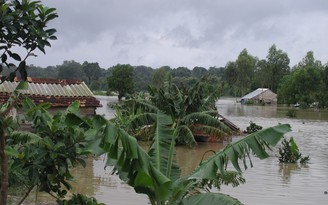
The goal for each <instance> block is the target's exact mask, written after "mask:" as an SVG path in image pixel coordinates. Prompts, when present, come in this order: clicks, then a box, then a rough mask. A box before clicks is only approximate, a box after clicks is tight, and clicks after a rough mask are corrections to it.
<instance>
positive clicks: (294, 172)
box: [39, 97, 328, 205]
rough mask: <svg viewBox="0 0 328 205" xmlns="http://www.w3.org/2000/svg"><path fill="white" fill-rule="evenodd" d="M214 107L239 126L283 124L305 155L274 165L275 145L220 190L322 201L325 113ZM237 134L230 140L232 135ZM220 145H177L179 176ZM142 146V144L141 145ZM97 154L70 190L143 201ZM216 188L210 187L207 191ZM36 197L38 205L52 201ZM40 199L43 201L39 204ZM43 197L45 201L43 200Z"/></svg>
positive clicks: (266, 200)
mask: <svg viewBox="0 0 328 205" xmlns="http://www.w3.org/2000/svg"><path fill="white" fill-rule="evenodd" d="M98 99H100V101H101V103H102V104H103V105H104V107H102V108H100V109H98V110H97V112H98V114H104V115H105V116H106V117H112V116H113V114H114V113H113V110H111V109H109V108H108V107H107V106H106V105H107V103H108V102H115V101H116V98H113V97H99V98H98ZM216 106H217V108H218V110H219V112H220V114H222V115H223V116H225V117H227V118H228V119H229V120H230V121H232V122H233V123H235V124H236V125H238V126H240V129H241V130H245V129H246V127H247V126H249V123H250V121H252V122H254V123H256V124H257V125H260V126H263V128H267V127H270V126H275V125H277V124H278V123H289V124H290V125H291V127H292V132H290V133H288V134H287V135H286V138H290V137H291V136H292V137H293V138H294V140H295V142H296V143H297V145H298V147H299V149H300V150H301V151H302V153H303V154H304V156H307V155H309V156H310V162H309V163H308V164H299V163H296V164H287V163H280V162H279V159H278V157H279V156H278V154H279V153H278V149H279V146H280V145H278V146H277V147H276V148H275V149H274V150H273V151H272V152H271V156H270V157H269V158H268V159H265V160H259V159H257V158H253V160H252V161H253V164H254V168H248V169H247V170H246V171H244V172H243V176H244V178H245V179H246V183H245V184H242V185H239V186H238V187H231V186H222V189H221V190H220V191H221V192H223V193H225V194H229V195H231V196H233V197H235V198H238V199H239V200H240V201H241V202H243V203H244V204H245V205H260V204H267V205H275V204H298V205H300V204H326V202H327V200H328V195H327V194H325V192H326V191H328V186H327V184H328V158H327V157H326V156H327V151H326V149H327V147H328V137H327V134H326V131H327V127H328V112H327V111H318V110H300V109H299V110H296V112H297V113H298V114H297V116H296V118H288V117H287V116H286V115H285V113H286V111H287V110H288V109H292V108H288V107H276V106H245V105H241V104H239V103H235V101H234V100H233V99H221V100H219V101H218V102H217V103H216ZM238 138H239V136H236V137H234V138H233V140H236V139H238ZM225 145H226V143H200V144H199V145H198V146H196V147H194V148H187V147H184V146H179V147H178V148H177V162H178V164H179V165H180V167H181V169H182V175H186V174H188V173H190V172H191V170H193V169H194V168H195V167H196V166H197V165H198V163H199V162H200V161H201V159H202V158H203V156H204V155H205V156H204V158H206V157H208V156H210V155H211V154H212V151H208V150H213V151H218V150H220V149H221V148H222V147H224V146H225ZM142 146H144V147H146V146H147V144H146V143H143V144H142ZM104 165H105V159H104V158H103V157H99V158H94V159H93V158H90V159H88V160H87V167H86V168H78V169H75V170H74V172H73V174H74V176H75V178H76V182H74V183H73V184H72V185H73V192H74V193H81V194H86V195H89V196H94V197H95V198H97V200H98V202H102V203H105V204H115V205H129V204H131V205H132V204H133V205H145V204H149V203H148V198H147V196H146V195H141V194H136V193H135V191H134V190H133V188H131V187H129V186H128V185H126V184H125V183H124V182H122V181H121V180H120V179H119V178H118V176H116V175H112V174H111V171H112V170H111V169H110V168H106V169H105V168H104ZM213 191H216V190H213ZM47 200H49V199H44V198H42V197H41V198H40V199H39V201H40V203H42V204H55V203H54V202H53V203H51V202H49V201H47ZM42 201H43V202H42ZM45 201H47V202H45Z"/></svg>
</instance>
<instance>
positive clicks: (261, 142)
mask: <svg viewBox="0 0 328 205" xmlns="http://www.w3.org/2000/svg"><path fill="white" fill-rule="evenodd" d="M289 131H291V129H290V125H288V124H283V125H277V126H274V127H270V128H267V129H264V130H261V131H258V132H256V133H253V134H250V135H248V136H246V137H244V138H241V139H240V140H238V141H236V142H233V143H231V144H229V145H227V146H226V147H225V148H224V149H223V150H221V151H220V152H218V153H216V154H215V155H213V156H212V157H210V158H209V159H208V160H207V161H205V162H203V163H202V164H200V166H199V167H197V168H196V169H195V170H194V172H193V173H192V174H191V176H190V177H189V179H190V180H191V179H215V178H216V173H218V172H219V173H221V174H224V173H225V172H226V171H225V168H226V167H227V164H228V162H229V161H231V163H232V165H233V166H234V168H235V169H236V170H237V171H238V172H241V168H240V166H239V161H238V160H239V159H241V160H242V161H243V164H244V168H245V169H247V159H249V163H250V165H251V166H253V165H252V161H251V158H250V154H251V152H252V153H253V154H254V155H256V156H257V157H259V158H260V159H264V158H267V157H268V156H269V155H268V153H267V152H266V148H269V149H270V146H275V145H276V144H277V143H278V142H279V140H280V139H281V138H282V137H283V135H284V134H285V133H287V132H289Z"/></svg>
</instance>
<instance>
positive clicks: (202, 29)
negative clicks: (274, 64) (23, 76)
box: [33, 0, 328, 67]
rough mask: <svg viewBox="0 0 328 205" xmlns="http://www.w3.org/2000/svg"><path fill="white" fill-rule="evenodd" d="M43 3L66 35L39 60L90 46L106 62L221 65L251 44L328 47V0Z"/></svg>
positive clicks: (262, 48)
mask: <svg viewBox="0 0 328 205" xmlns="http://www.w3.org/2000/svg"><path fill="white" fill-rule="evenodd" d="M42 2H43V4H45V5H47V6H49V7H55V8H57V11H58V14H59V18H58V19H56V20H55V21H54V22H53V23H52V25H50V26H52V27H55V28H57V30H58V34H57V37H58V40H57V41H56V42H53V43H52V45H53V47H52V48H50V49H48V50H47V53H48V54H47V55H46V56H40V57H39V58H36V59H35V61H34V60H33V62H36V63H35V64H42V65H49V64H50V63H55V62H56V63H57V64H58V63H61V62H62V61H63V60H67V59H65V58H67V57H70V58H76V59H81V58H84V57H85V56H87V54H86V53H85V51H83V50H86V49H87V50H88V53H89V54H90V55H89V57H90V58H93V59H95V61H99V63H100V65H104V67H109V66H111V65H112V64H114V63H116V62H121V63H131V64H133V63H138V64H146V65H148V66H158V64H162V65H164V64H165V65H172V66H173V65H178V64H179V65H180V64H183V63H186V64H188V65H190V66H192V65H199V66H205V67H206V66H214V65H219V66H221V65H224V64H225V63H226V62H227V61H228V60H233V59H235V58H236V57H237V55H238V52H240V51H241V50H242V49H243V48H247V49H248V50H250V51H251V52H254V53H252V54H253V55H256V56H259V57H265V56H266V54H267V53H266V52H267V50H268V48H269V46H270V45H272V44H273V43H276V44H277V46H278V47H279V46H280V45H281V48H282V49H284V50H285V51H286V52H287V53H288V54H289V55H290V57H291V58H294V61H293V62H297V61H299V60H300V59H301V57H303V55H302V56H300V55H301V54H300V53H303V54H304V55H305V53H306V51H307V50H314V51H315V54H316V53H318V56H319V57H321V58H325V56H324V55H325V53H327V50H325V48H324V47H323V45H322V43H321V44H319V43H318V41H325V37H324V36H327V35H328V34H327V30H328V29H327V28H326V23H325V22H327V20H328V14H326V11H327V10H328V2H327V1H326V0H316V1H308V0H277V1H265V0H248V1H245V0H226V1H218V0H202V1H200V0H129V1H128V0H43V1H42ZM314 26H316V27H314ZM313 29H315V32H313ZM316 50H317V51H316ZM182 53H183V57H181V55H182ZM82 60H83V59H82ZM324 60H326V59H324ZM38 62H39V63H38ZM181 66H183V65H181Z"/></svg>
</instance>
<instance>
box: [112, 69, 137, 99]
mask: <svg viewBox="0 0 328 205" xmlns="http://www.w3.org/2000/svg"><path fill="white" fill-rule="evenodd" d="M107 82H108V88H109V90H110V91H115V92H117V95H118V100H119V101H121V100H122V98H123V97H126V96H127V94H132V93H133V91H134V82H133V67H132V66H131V65H128V64H125V65H120V64H118V65H116V66H114V67H113V68H112V70H111V75H110V76H109V77H108V78H107Z"/></svg>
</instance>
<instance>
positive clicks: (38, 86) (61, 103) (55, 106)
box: [0, 78, 102, 116]
mask: <svg viewBox="0 0 328 205" xmlns="http://www.w3.org/2000/svg"><path fill="white" fill-rule="evenodd" d="M28 82H29V87H28V89H27V90H22V91H21V93H23V94H25V95H26V96H28V97H29V98H30V99H31V100H33V102H34V103H35V104H40V103H45V102H49V103H50V104H51V108H49V109H48V111H49V112H50V113H51V114H55V113H56V112H58V111H62V110H65V109H66V108H67V107H68V106H69V105H70V104H71V103H73V102H74V101H79V102H80V113H81V115H82V116H92V115H95V114H96V109H97V107H102V105H101V104H100V101H99V100H97V99H96V98H95V97H94V96H93V93H92V92H91V90H90V89H89V88H88V86H87V85H86V84H85V83H84V82H83V81H80V80H58V79H46V78H28ZM18 83H19V82H18V81H14V82H10V81H4V82H3V83H2V84H0V103H1V104H3V103H5V102H6V101H7V100H8V98H9V96H10V94H11V93H12V92H13V91H14V90H15V88H16V86H17V85H18Z"/></svg>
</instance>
